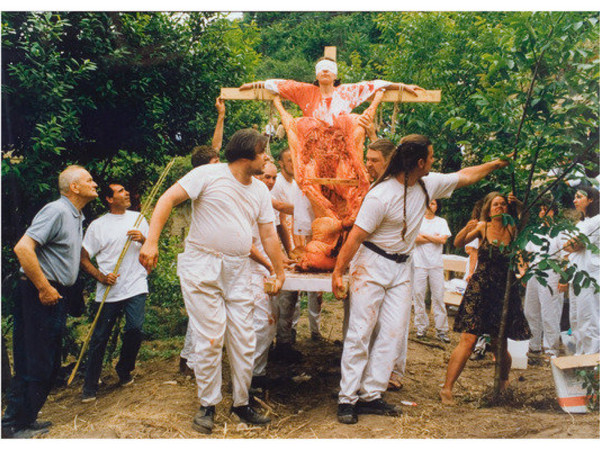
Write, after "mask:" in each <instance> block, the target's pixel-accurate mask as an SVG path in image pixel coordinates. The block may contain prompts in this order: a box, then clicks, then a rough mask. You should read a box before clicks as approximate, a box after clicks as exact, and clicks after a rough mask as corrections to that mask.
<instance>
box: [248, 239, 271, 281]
mask: <svg viewBox="0 0 600 450" xmlns="http://www.w3.org/2000/svg"><path fill="white" fill-rule="evenodd" d="M250 259H251V260H253V261H256V262H257V263H258V264H260V265H261V266H263V267H264V268H265V269H267V270H268V271H269V273H270V274H273V273H275V272H274V271H273V266H272V265H271V261H269V260H268V259H267V258H266V257H265V255H263V254H262V253H261V252H260V251H259V250H258V248H257V247H256V245H254V244H252V248H251V249H250Z"/></svg>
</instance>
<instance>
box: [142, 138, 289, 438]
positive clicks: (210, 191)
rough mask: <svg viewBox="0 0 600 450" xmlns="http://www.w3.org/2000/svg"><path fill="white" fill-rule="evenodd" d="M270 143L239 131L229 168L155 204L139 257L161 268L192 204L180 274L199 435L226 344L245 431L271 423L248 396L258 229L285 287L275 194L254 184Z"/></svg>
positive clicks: (181, 186)
mask: <svg viewBox="0 0 600 450" xmlns="http://www.w3.org/2000/svg"><path fill="white" fill-rule="evenodd" d="M266 143H267V138H266V137H265V136H261V135H260V134H259V133H258V132H257V131H255V130H252V129H245V130H239V131H237V132H236V133H235V134H234V135H233V136H232V137H231V140H230V141H229V143H228V144H227V147H226V149H225V157H226V158H227V160H228V161H229V162H228V163H227V164H207V165H204V166H201V167H197V168H195V169H193V170H192V171H190V172H189V173H188V174H187V175H185V176H184V177H183V178H182V179H181V180H179V181H178V182H176V183H175V184H174V185H173V186H171V187H170V188H169V189H168V190H167V191H166V192H165V193H164V194H163V195H162V196H161V197H160V199H159V200H158V202H157V204H156V208H155V209H154V213H153V214H152V219H151V220H150V230H149V232H148V238H147V240H146V242H145V243H144V245H143V246H142V249H141V251H140V262H141V263H142V265H144V267H146V269H147V270H148V271H150V270H152V269H153V268H154V267H155V266H156V263H157V261H158V239H159V237H160V232H161V230H162V229H163V227H164V225H165V223H166V221H167V219H168V218H169V214H170V213H171V210H172V209H173V207H174V206H176V205H178V204H180V203H182V202H184V201H185V200H187V199H191V200H192V223H191V226H190V231H189V233H188V236H187V238H186V242H185V251H184V252H183V253H182V254H180V255H179V258H178V264H177V273H178V275H179V278H180V282H181V290H182V293H183V298H184V301H185V306H186V309H187V312H188V316H189V327H190V328H191V332H192V335H193V336H192V343H193V349H192V351H191V353H190V355H189V359H188V365H189V366H190V367H192V368H193V369H194V373H195V375H196V383H197V386H198V397H199V398H200V405H201V406H200V409H199V411H198V413H197V414H196V415H195V416H194V419H193V421H192V427H193V428H194V429H195V430H196V431H198V432H200V433H205V434H210V433H211V432H212V429H213V426H214V416H215V406H216V404H217V403H219V402H220V401H221V400H222V398H223V397H222V394H221V383H222V380H221V377H222V375H221V358H222V354H223V345H224V344H225V345H227V355H228V357H229V362H230V366H231V378H232V384H233V405H232V408H231V411H232V412H233V413H235V414H236V415H237V416H238V417H239V418H240V420H242V421H244V422H246V423H250V424H256V425H264V424H266V423H269V422H270V419H269V418H267V417H265V416H263V415H261V414H260V413H258V412H257V411H255V410H254V409H253V408H252V407H251V406H250V405H249V395H248V389H249V387H250V382H251V378H252V364H253V357H254V349H255V346H256V337H255V333H254V329H253V321H252V308H253V298H252V290H251V288H250V271H249V268H248V265H249V261H250V259H249V257H248V256H249V254H250V249H251V247H252V227H253V226H254V224H255V223H258V231H259V235H260V240H261V242H262V244H263V247H264V249H265V252H266V253H267V255H268V257H269V259H270V260H271V262H272V263H273V267H274V271H275V274H276V277H277V278H276V281H275V286H274V291H275V292H274V293H277V292H278V291H279V290H280V289H281V286H282V285H283V282H284V279H285V274H284V271H283V254H282V251H281V247H280V244H279V240H278V239H277V234H276V232H275V227H274V226H273V220H274V217H273V208H272V204H271V197H270V195H269V190H268V189H267V187H266V186H265V185H264V183H262V182H260V181H259V180H256V179H255V178H254V175H260V174H261V173H262V171H263V167H264V165H265V163H266V161H267V155H266V153H265V147H266Z"/></svg>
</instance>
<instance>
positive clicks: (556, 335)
mask: <svg viewBox="0 0 600 450" xmlns="http://www.w3.org/2000/svg"><path fill="white" fill-rule="evenodd" d="M547 273H548V278H546V281H547V283H548V287H545V286H542V285H541V284H540V282H539V281H538V280H536V279H535V277H534V278H531V279H530V280H529V281H528V282H527V290H526V291H525V305H524V313H525V317H526V318H527V322H528V323H529V328H530V329H531V339H530V340H529V350H531V351H536V352H539V351H541V350H542V349H543V350H544V352H545V353H547V354H548V355H552V356H558V351H559V347H560V316H561V314H562V308H563V297H564V294H561V293H559V292H558V280H559V276H558V274H556V273H554V272H547ZM549 288H552V292H550V289H549Z"/></svg>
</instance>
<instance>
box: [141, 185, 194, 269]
mask: <svg viewBox="0 0 600 450" xmlns="http://www.w3.org/2000/svg"><path fill="white" fill-rule="evenodd" d="M189 198H190V197H189V196H188V194H187V192H186V191H185V189H183V188H182V187H181V185H180V184H179V183H175V184H174V185H173V186H171V187H170V188H169V189H167V191H166V192H165V193H164V194H163V195H161V196H160V198H159V199H158V202H156V206H155V207H154V212H153V213H152V218H151V219H150V229H149V230H148V237H146V242H144V245H142V248H141V249H140V258H139V259H140V264H141V265H142V266H144V267H145V268H146V270H147V271H148V272H150V271H151V270H152V269H154V268H155V267H156V264H157V263H158V239H159V238H160V232H161V231H162V229H163V228H164V226H165V223H167V219H168V218H169V215H170V214H171V210H172V209H173V208H174V207H175V206H177V205H179V204H180V203H183V202H184V201H186V200H188V199H189Z"/></svg>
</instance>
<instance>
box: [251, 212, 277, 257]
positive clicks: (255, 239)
mask: <svg viewBox="0 0 600 450" xmlns="http://www.w3.org/2000/svg"><path fill="white" fill-rule="evenodd" d="M271 208H272V207H271ZM276 212H277V211H275V209H274V208H273V214H275V216H276V217H277V214H276ZM274 225H278V223H277V222H275V223H274ZM275 233H276V234H277V231H275ZM252 243H253V244H254V245H255V246H256V248H257V249H258V251H259V252H260V253H262V254H263V256H265V257H266V258H267V259H268V258H269V257H268V256H267V253H266V252H265V248H264V247H263V245H262V241H261V240H260V233H259V232H258V222H257V223H255V224H254V227H252Z"/></svg>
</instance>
